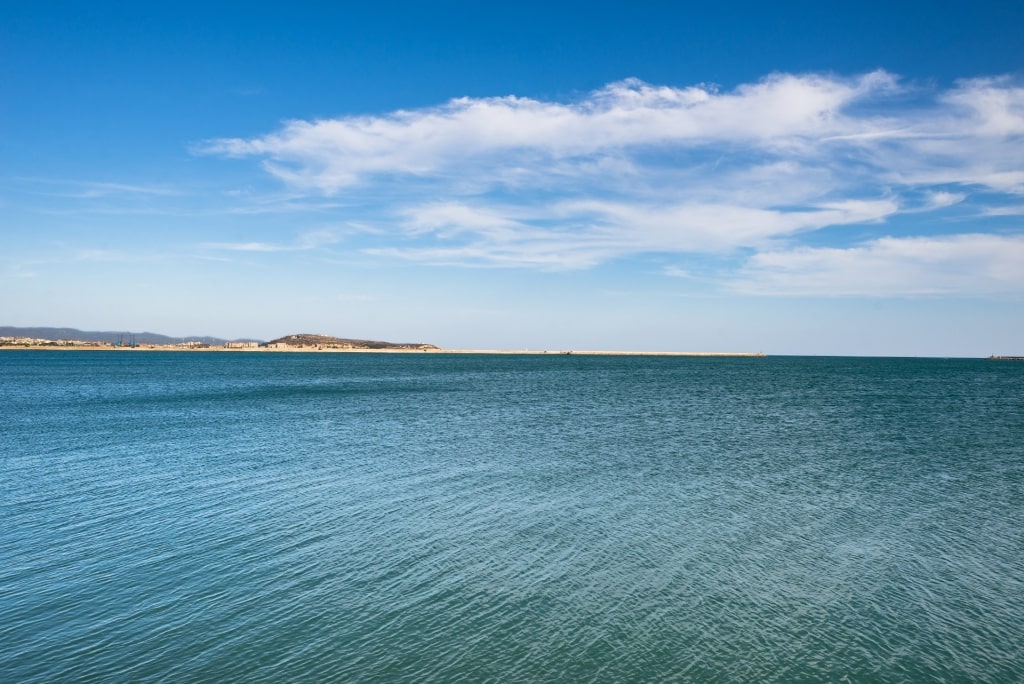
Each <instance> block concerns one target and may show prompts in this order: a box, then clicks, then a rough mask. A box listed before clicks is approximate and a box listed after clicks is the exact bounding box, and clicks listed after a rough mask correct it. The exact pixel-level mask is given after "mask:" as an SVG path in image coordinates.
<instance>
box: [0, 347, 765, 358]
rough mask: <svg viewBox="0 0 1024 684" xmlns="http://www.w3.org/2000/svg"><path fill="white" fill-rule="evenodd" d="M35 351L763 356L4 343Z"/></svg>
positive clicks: (753, 355)
mask: <svg viewBox="0 0 1024 684" xmlns="http://www.w3.org/2000/svg"><path fill="white" fill-rule="evenodd" d="M18 349H20V350H32V351H95V352H117V351H120V352H151V351H170V352H192V353H195V352H232V353H258V354H273V353H282V354H294V353H302V354H420V355H422V354H480V355H494V354H502V355H526V354H528V355H536V356H689V357H739V358H761V357H764V356H766V354H764V353H763V352H688V351H625V350H605V351H601V350H590V349H587V350H577V349H544V350H538V349H438V348H434V349H316V348H314V347H293V348H280V347H279V348H276V349H268V348H266V347H245V348H237V347H221V346H204V347H181V346H177V345H138V346H136V347H115V346H112V345H4V346H0V351H4V350H18Z"/></svg>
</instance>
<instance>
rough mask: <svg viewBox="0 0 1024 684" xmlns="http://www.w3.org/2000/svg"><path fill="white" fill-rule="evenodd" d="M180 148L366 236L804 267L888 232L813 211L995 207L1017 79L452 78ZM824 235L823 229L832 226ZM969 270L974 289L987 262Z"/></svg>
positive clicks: (1015, 193) (386, 243)
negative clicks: (926, 82) (518, 86)
mask: <svg viewBox="0 0 1024 684" xmlns="http://www.w3.org/2000/svg"><path fill="white" fill-rule="evenodd" d="M197 150H198V151H199V152H202V153H207V154H217V155H227V156H236V157H254V158H258V159H260V160H262V163H263V165H264V167H265V168H266V170H267V171H268V172H270V173H271V174H273V175H275V176H277V177H278V178H280V179H281V180H282V181H284V182H285V183H286V184H287V185H288V186H289V188H290V190H291V191H292V192H293V193H296V194H298V195H303V194H305V195H306V196H315V195H329V196H343V197H344V198H345V199H344V202H345V206H344V207H339V208H338V211H343V212H345V213H346V217H345V218H346V220H347V221H349V222H352V221H359V222H360V224H361V225H365V226H367V227H368V229H369V230H368V232H367V233H365V234H364V235H363V240H362V242H361V243H360V244H361V245H363V246H364V248H365V251H366V252H369V253H372V254H375V255H386V256H390V257H397V258H403V259H412V260H417V261H422V262H427V263H437V264H462V265H502V266H525V267H536V268H542V269H559V268H586V267H590V266H593V265H596V264H600V263H603V262H606V261H609V260H612V259H617V258H622V257H628V256H633V255H638V254H646V253H666V254H675V255H687V254H708V253H716V254H727V253H730V252H733V253H734V255H735V252H736V251H737V250H753V251H755V252H758V253H759V254H758V256H763V257H764V258H765V259H769V260H770V259H773V258H778V259H781V258H782V256H780V255H786V258H787V259H790V260H791V261H787V262H786V263H788V264H791V265H793V267H794V268H796V267H797V266H798V265H800V264H805V266H801V269H803V270H799V269H798V270H799V272H800V273H803V276H802V277H803V278H804V279H805V280H807V279H808V278H810V274H811V271H809V270H807V269H809V268H810V266H809V264H810V263H811V262H810V261H807V262H800V261H799V259H810V258H811V257H810V256H809V255H812V254H813V255H816V258H817V259H819V260H823V261H820V263H821V264H826V263H828V264H833V265H835V266H836V267H837V268H840V267H841V266H842V264H843V263H845V262H844V261H843V260H842V259H843V258H853V257H854V256H856V257H857V258H858V259H861V260H863V259H866V258H867V256H865V255H868V256H871V258H881V256H880V255H881V254H883V253H884V254H888V252H886V251H885V250H886V249H889V248H888V247H886V245H889V243H886V242H878V243H868V244H870V245H871V246H870V247H865V246H863V245H862V246H861V247H855V248H850V249H852V251H850V249H838V248H837V249H836V250H835V252H834V254H833V253H832V252H823V251H817V250H810V249H809V248H804V249H803V250H801V248H800V247H799V245H800V244H801V243H802V241H803V240H805V239H806V236H807V235H808V234H810V233H813V232H816V231H820V230H823V229H826V228H832V229H835V228H840V229H842V228H844V227H852V226H858V229H857V233H856V235H857V237H858V239H863V238H864V236H865V233H864V230H865V229H868V228H870V227H871V226H872V225H882V224H884V223H886V222H888V221H891V220H892V219H894V218H895V217H897V216H900V215H909V214H926V213H930V214H932V215H933V216H942V212H944V211H947V212H948V211H951V208H952V207H954V206H956V205H960V206H961V208H960V209H957V211H960V212H961V213H963V212H968V211H969V212H972V213H973V216H974V217H975V218H977V220H978V221H983V220H985V217H986V216H995V215H997V214H1000V213H1001V212H1002V213H1003V214H1004V215H1005V214H1006V212H1005V211H1003V210H1001V207H1004V206H1006V205H1008V204H1013V203H1014V202H1016V201H1017V200H1018V199H1019V196H1020V194H1024V162H1022V161H1021V160H1024V88H1021V87H1020V86H1019V85H1017V84H1016V83H1015V82H1014V81H1012V80H1011V79H1008V78H994V79H974V80H967V81H962V82H959V83H957V84H956V85H955V86H954V87H952V88H949V89H946V90H936V91H927V90H920V89H914V88H908V87H904V86H903V85H901V84H900V83H899V81H898V79H897V78H896V77H895V76H894V75H892V74H889V73H887V72H884V71H876V72H872V73H869V74H865V75H861V76H857V77H840V76H836V75H821V74H808V75H793V74H774V75H771V76H768V77H766V78H765V79H763V80H762V81H760V82H757V83H752V84H746V85H741V86H739V87H737V88H735V89H733V90H730V91H722V90H719V89H717V88H715V87H711V86H704V85H698V86H692V87H684V88H679V87H670V86H656V85H650V84H647V83H643V82H641V81H637V80H635V79H631V80H626V81H622V82H618V83H612V84H609V85H608V86H606V87H604V88H602V89H600V90H598V91H595V92H593V93H590V94H588V95H586V96H585V97H583V98H581V99H579V100H578V101H575V102H546V101H541V100H536V99H531V98H524V97H515V96H508V97H493V98H457V99H454V100H451V101H449V102H448V103H446V104H444V105H441V106H438V107H432V108H424V109H417V110H401V111H395V112H391V113H388V114H383V115H376V116H373V115H367V116H343V117H338V118H334V119H321V120H313V121H300V120H297V121H290V122H287V123H285V124H284V125H283V126H282V127H281V129H280V130H278V131H276V132H273V133H270V134H268V135H264V136H259V137H256V138H250V139H243V138H225V139H220V140H214V141H210V142H207V143H205V144H204V145H202V146H200V147H199V148H197ZM967 200H970V202H968V201H967ZM963 207H969V209H964V208H963ZM983 229H984V227H983V226H976V227H975V228H973V230H976V231H979V234H980V231H982V230H983ZM871 230H872V231H873V232H874V233H875V234H879V233H881V232H882V230H883V229H880V228H871ZM921 230H923V231H925V233H927V232H928V230H929V229H928V228H927V227H926V226H925V227H923V228H921ZM851 234H852V233H851ZM841 235H842V231H841V230H840V231H833V233H832V234H830V238H829V239H830V240H838V242H834V244H847V243H848V242H849V239H846V240H843V239H842V238H841V237H839V238H837V237H836V236H841ZM922 239H924V237H922ZM928 239H935V240H939V241H940V242H942V240H947V239H948V238H928ZM817 244H821V242H820V241H819V242H818V243H817ZM899 244H904V243H902V242H900V243H899ZM905 244H906V245H909V244H915V245H917V246H918V247H920V246H921V244H920V243H911V242H907V243H905ZM942 244H946V243H945V242H942ZM971 244H976V242H971ZM220 247H221V248H226V247H227V246H226V245H220ZM235 248H236V249H250V250H254V251H255V250H263V251H270V250H272V249H273V250H279V251H285V250H291V249H299V248H304V247H302V246H301V244H296V245H275V244H270V243H264V242H256V243H242V244H241V245H236V246H235ZM858 250H861V251H858ZM864 250H866V251H864ZM824 255H832V256H833V257H834V258H832V257H830V259H831V260H827V259H825V256H824ZM842 255H845V257H842V258H841V256H842ZM780 263H781V262H780ZM814 263H819V262H814ZM915 263H916V262H915ZM950 263H952V262H950ZM770 266H771V263H770V262H769V261H765V262H758V261H752V262H751V263H750V265H749V266H748V269H750V270H749V271H748V273H747V276H748V277H751V275H752V274H753V275H757V276H758V277H759V278H766V277H767V274H768V273H769V272H770V271H771V268H769V267H770ZM680 268H683V267H682V266H680ZM782 272H784V269H783V271H780V273H782ZM916 272H917V273H919V275H920V277H921V278H924V280H923V281H922V283H924V284H922V285H921V287H920V288H914V287H911V286H910V285H908V284H907V283H905V282H904V281H903V280H900V279H899V278H893V277H889V278H888V279H884V278H883V279H881V280H879V281H878V282H888V283H890V286H891V288H892V289H893V291H900V292H917V291H919V290H920V291H926V290H927V291H932V290H934V289H935V287H937V286H935V285H934V283H933V280H930V279H929V277H930V276H928V273H931V271H928V272H927V273H925V271H923V270H920V269H919V270H918V271H916ZM926 276H928V277H926ZM781 277H782V276H780V278H781ZM787 277H789V278H790V280H788V281H786V282H794V283H795V282H796V281H795V280H793V278H795V276H792V275H790V276H787ZM769 280H770V279H769ZM847 280H848V281H849V279H847ZM990 280H991V279H990ZM758 282H761V281H758ZM764 282H766V283H767V282H768V281H764ZM849 282H852V281H849ZM985 282H986V283H988V284H987V285H979V287H980V288H981V289H985V288H986V287H990V286H993V285H992V282H995V281H992V282H990V281H989V280H986V281H985ZM999 282H1003V283H1004V285H1003V286H1001V287H1004V286H1005V287H1010V286H1014V287H1015V286H1016V285H1013V283H1015V282H1016V281H1014V280H1012V279H1010V280H1008V281H1005V282H1004V281H999ZM782 284H783V283H782V281H781V280H780V281H779V282H778V283H777V286H778V287H782ZM838 289H839V290H844V288H842V287H840V288H838ZM848 289H849V288H848ZM852 289H856V288H852ZM868 289H871V288H868ZM875 289H878V288H875ZM997 289H998V288H997ZM844 291H845V290H844Z"/></svg>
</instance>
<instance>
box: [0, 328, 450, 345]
mask: <svg viewBox="0 0 1024 684" xmlns="http://www.w3.org/2000/svg"><path fill="white" fill-rule="evenodd" d="M0 337H29V338H32V339H40V340H54V341H56V340H78V341H81V342H106V343H108V344H130V343H133V342H134V343H135V344H153V345H173V344H180V343H182V342H198V343H200V344H208V345H210V346H214V347H219V346H223V345H224V343H226V342H260V343H261V344H262V343H263V342H262V340H257V339H253V338H244V339H238V340H225V339H221V338H220V337H209V336H202V335H193V336H189V337H169V336H167V335H160V334H157V333H151V332H140V333H136V332H129V331H120V332H117V331H95V330H77V329H75V328H16V327H13V326H9V325H8V326H0ZM267 344H269V345H274V344H282V345H287V346H289V347H319V348H322V349H436V348H437V347H435V346H434V345H432V344H423V343H419V342H417V343H402V342H399V343H395V342H380V341H378V340H353V339H348V338H342V337H331V336H330V335H307V334H302V335H286V336H285V337H279V338H277V339H276V340H271V341H270V342H268V343H267Z"/></svg>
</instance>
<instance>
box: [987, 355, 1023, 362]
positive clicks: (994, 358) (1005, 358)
mask: <svg viewBox="0 0 1024 684" xmlns="http://www.w3.org/2000/svg"><path fill="white" fill-rule="evenodd" d="M988 360H989V361H1024V356H990V357H988Z"/></svg>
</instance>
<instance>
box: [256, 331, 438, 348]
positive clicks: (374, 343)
mask: <svg viewBox="0 0 1024 684" xmlns="http://www.w3.org/2000/svg"><path fill="white" fill-rule="evenodd" d="M273 345H287V346H289V347H318V348H321V349H437V347H435V346H434V345H432V344H425V343H423V342H381V341H379V340H354V339H349V338H345V337H332V336H330V335H311V334H308V333H300V334H298V335H285V336H284V337H279V338H277V339H276V340H271V341H270V342H267V346H268V347H269V346H273Z"/></svg>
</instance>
